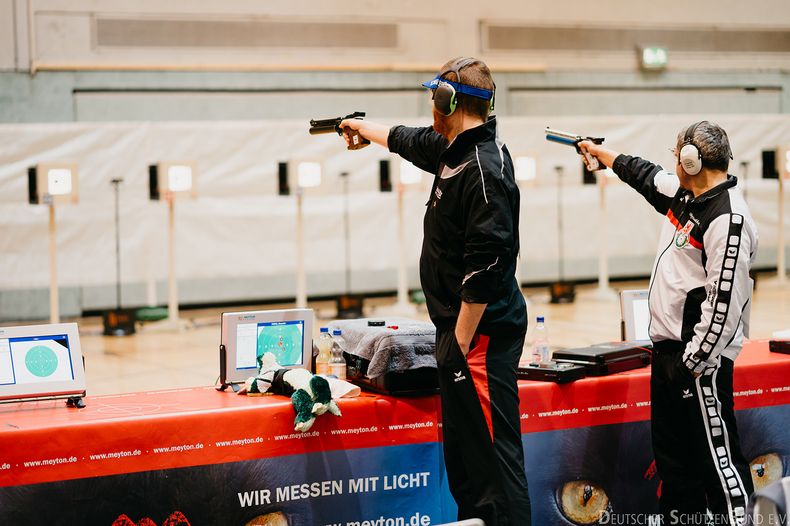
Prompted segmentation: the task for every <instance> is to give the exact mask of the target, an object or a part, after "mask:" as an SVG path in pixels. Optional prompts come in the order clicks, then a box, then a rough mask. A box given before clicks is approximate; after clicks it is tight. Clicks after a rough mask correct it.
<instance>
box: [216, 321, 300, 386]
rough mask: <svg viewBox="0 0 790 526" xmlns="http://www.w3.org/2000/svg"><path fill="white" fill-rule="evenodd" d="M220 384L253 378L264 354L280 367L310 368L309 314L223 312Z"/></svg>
mask: <svg viewBox="0 0 790 526" xmlns="http://www.w3.org/2000/svg"><path fill="white" fill-rule="evenodd" d="M222 345H223V348H224V350H223V353H224V354H223V355H222V356H221V358H220V378H221V380H222V383H223V384H230V383H239V382H243V381H244V380H246V379H247V378H249V377H250V376H255V374H257V372H258V367H259V365H260V361H259V360H260V358H261V356H263V354H264V353H267V352H268V353H272V354H273V355H274V356H275V358H276V359H277V363H278V364H280V365H281V366H283V367H288V368H294V367H304V368H308V369H309V368H310V360H311V358H312V349H313V310H312V309H286V310H270V311H252V312H226V313H224V314H223V315H222Z"/></svg>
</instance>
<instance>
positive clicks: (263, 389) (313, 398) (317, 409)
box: [239, 352, 341, 433]
mask: <svg viewBox="0 0 790 526" xmlns="http://www.w3.org/2000/svg"><path fill="white" fill-rule="evenodd" d="M258 371H259V372H258V375H257V376H253V377H251V378H248V379H247V381H246V382H244V387H243V388H242V389H241V390H240V391H239V394H249V395H255V394H263V393H273V394H282V395H285V396H290V397H291V404H293V407H294V411H296V418H295V419H294V430H295V431H299V432H302V433H304V432H305V431H307V430H309V429H310V428H311V427H312V426H313V423H314V422H315V417H316V416H319V415H323V414H324V413H326V412H327V411H328V412H329V413H332V414H333V415H335V416H340V415H341V413H340V408H339V407H338V406H337V402H335V401H334V400H333V399H332V391H331V389H330V388H329V382H328V381H327V380H326V378H324V377H322V376H316V375H313V374H312V373H311V372H310V371H308V370H307V369H301V368H299V369H284V368H283V367H282V366H281V365H280V364H278V363H277V358H275V356H274V355H273V354H272V353H268V352H267V353H263V355H261V356H260V357H258Z"/></svg>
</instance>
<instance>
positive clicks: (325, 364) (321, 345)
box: [315, 327, 334, 375]
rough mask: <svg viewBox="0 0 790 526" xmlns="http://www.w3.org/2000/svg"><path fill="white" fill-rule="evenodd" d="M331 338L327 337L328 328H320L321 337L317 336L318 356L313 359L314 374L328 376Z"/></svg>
mask: <svg viewBox="0 0 790 526" xmlns="http://www.w3.org/2000/svg"><path fill="white" fill-rule="evenodd" d="M333 343H334V342H333V341H332V337H331V336H330V335H329V327H321V335H320V336H318V343H317V344H316V345H317V347H318V356H316V358H315V374H323V375H327V374H329V360H330V359H331V358H332V344H333Z"/></svg>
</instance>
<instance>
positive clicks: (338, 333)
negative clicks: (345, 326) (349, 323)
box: [332, 329, 343, 336]
mask: <svg viewBox="0 0 790 526" xmlns="http://www.w3.org/2000/svg"><path fill="white" fill-rule="evenodd" d="M341 334H343V331H341V330H340V329H335V330H333V331H332V336H340V335H341Z"/></svg>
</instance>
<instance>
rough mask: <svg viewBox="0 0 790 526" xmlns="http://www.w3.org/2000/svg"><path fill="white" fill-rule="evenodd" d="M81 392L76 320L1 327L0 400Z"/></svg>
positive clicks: (65, 395)
mask: <svg viewBox="0 0 790 526" xmlns="http://www.w3.org/2000/svg"><path fill="white" fill-rule="evenodd" d="M84 395H85V369H84V366H83V363H82V349H81V347H80V335H79V330H78V329H77V324H76V323H56V324H49V325H27V326H23V327H0V401H3V402H6V401H12V400H24V399H30V398H56V397H57V398H61V397H68V396H84Z"/></svg>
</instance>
